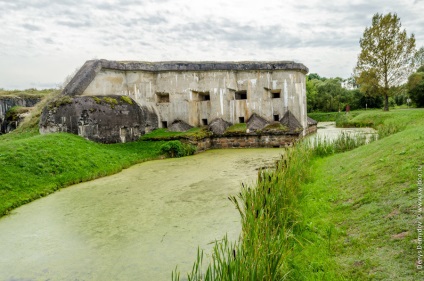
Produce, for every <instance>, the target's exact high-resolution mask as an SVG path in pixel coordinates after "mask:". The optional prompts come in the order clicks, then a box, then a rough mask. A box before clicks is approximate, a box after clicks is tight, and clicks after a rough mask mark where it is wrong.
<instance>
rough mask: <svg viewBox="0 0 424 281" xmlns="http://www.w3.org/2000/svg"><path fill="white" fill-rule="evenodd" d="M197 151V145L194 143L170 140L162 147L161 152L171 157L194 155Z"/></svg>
mask: <svg viewBox="0 0 424 281" xmlns="http://www.w3.org/2000/svg"><path fill="white" fill-rule="evenodd" d="M195 152H196V147H195V146H194V145H191V144H187V143H182V142H180V141H178V140H174V141H169V142H167V143H164V144H163V145H162V146H161V147H160V153H162V154H165V155H166V156H168V157H171V158H175V157H184V156H188V155H193V154H194V153H195Z"/></svg>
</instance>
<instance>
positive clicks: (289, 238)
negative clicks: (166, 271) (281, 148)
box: [172, 134, 366, 281]
mask: <svg viewBox="0 0 424 281" xmlns="http://www.w3.org/2000/svg"><path fill="white" fill-rule="evenodd" d="M365 143H366V138H365V136H358V135H351V134H342V135H340V136H339V137H338V138H336V139H334V140H332V141H330V140H329V139H325V138H324V139H318V138H316V139H315V140H314V141H313V142H310V141H303V142H300V143H298V144H297V145H296V146H295V147H293V148H288V149H287V150H285V153H284V154H283V155H282V157H281V159H280V160H279V161H278V162H277V163H276V167H275V169H272V170H260V171H259V172H258V179H257V182H256V185H255V187H249V186H246V185H243V184H242V189H241V192H240V193H239V194H238V195H237V196H230V197H229V200H230V201H231V202H233V204H234V205H235V206H236V208H237V210H238V211H239V213H240V216H241V223H242V232H241V235H240V238H239V239H238V241H236V242H234V243H230V242H229V241H228V239H227V237H224V239H223V240H221V241H219V242H216V243H215V245H214V248H213V251H212V256H211V258H210V260H207V261H206V264H204V262H205V259H204V254H203V252H202V251H200V250H198V255H197V260H196V261H195V262H194V265H193V269H192V272H191V273H189V274H188V276H187V279H188V280H193V281H200V280H204V281H207V280H270V281H271V280H293V278H295V277H294V276H298V275H297V274H294V272H293V271H294V270H296V269H295V268H293V265H292V263H291V260H292V259H293V255H295V254H296V251H299V250H298V249H299V248H302V243H305V242H306V243H307V241H306V240H305V238H303V237H302V231H303V225H304V221H303V218H302V214H301V213H300V210H301V208H300V204H301V198H302V196H301V195H302V194H301V192H302V191H301V186H302V184H303V183H305V182H306V181H308V179H310V178H311V171H310V161H311V160H312V159H313V158H314V157H322V156H327V155H330V154H333V153H337V152H342V151H346V150H350V149H353V148H355V147H357V146H360V145H363V144H365ZM179 279H180V275H179V272H178V270H175V271H174V272H173V273H172V280H179Z"/></svg>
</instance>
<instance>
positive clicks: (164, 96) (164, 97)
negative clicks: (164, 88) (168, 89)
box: [156, 93, 169, 103]
mask: <svg viewBox="0 0 424 281" xmlns="http://www.w3.org/2000/svg"><path fill="white" fill-rule="evenodd" d="M156 96H157V101H158V103H167V102H169V93H156Z"/></svg>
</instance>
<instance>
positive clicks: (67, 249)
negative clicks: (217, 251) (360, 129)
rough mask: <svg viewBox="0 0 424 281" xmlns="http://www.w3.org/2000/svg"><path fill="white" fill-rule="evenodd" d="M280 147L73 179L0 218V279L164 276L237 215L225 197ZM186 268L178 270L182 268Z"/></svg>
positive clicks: (234, 228)
mask: <svg viewBox="0 0 424 281" xmlns="http://www.w3.org/2000/svg"><path fill="white" fill-rule="evenodd" d="M282 152H283V149H233V150H212V151H207V152H205V153H202V154H199V155H195V156H191V157H186V158H180V159H166V160H159V161H151V162H146V163H142V164H139V165H136V166H133V167H131V168H129V169H126V170H124V171H123V172H121V173H119V174H116V175H113V176H109V177H106V178H101V179H98V180H94V181H91V182H87V183H83V184H78V185H74V186H72V187H69V188H66V189H63V190H61V191H58V192H56V193H55V194H52V195H50V196H48V197H45V198H42V199H39V200H37V201H34V202H32V203H30V204H27V205H25V206H22V207H20V208H18V209H16V210H14V211H13V212H12V214H11V215H9V216H6V217H3V218H2V219H0V280H170V277H171V272H172V270H173V269H174V268H175V266H177V265H178V268H179V269H180V270H181V272H182V273H183V272H186V271H189V270H190V269H191V266H192V264H193V261H194V260H195V257H196V252H197V246H200V248H203V249H206V250H209V249H211V247H212V245H211V244H210V243H211V242H213V241H214V240H215V239H221V238H222V237H223V236H224V235H225V234H226V233H227V234H228V236H229V238H230V239H231V240H235V239H236V238H237V237H238V234H239V233H240V222H239V215H238V212H237V211H236V209H235V208H234V207H233V205H232V203H231V202H230V201H229V200H228V199H227V197H228V195H230V194H236V193H238V192H239V191H240V183H241V182H242V181H243V182H253V181H254V180H255V179H256V175H257V170H256V169H257V168H258V167H263V166H271V165H273V163H274V162H275V160H276V159H278V158H279V156H280V155H281V153H282ZM184 275H185V274H184Z"/></svg>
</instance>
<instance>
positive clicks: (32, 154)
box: [0, 131, 164, 216]
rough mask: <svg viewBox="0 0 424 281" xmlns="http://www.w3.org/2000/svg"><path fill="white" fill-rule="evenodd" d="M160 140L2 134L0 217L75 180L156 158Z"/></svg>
mask: <svg viewBox="0 0 424 281" xmlns="http://www.w3.org/2000/svg"><path fill="white" fill-rule="evenodd" d="M163 143H164V142H160V141H158V142H145V141H140V142H134V143H126V144H111V145H105V144H98V143H93V142H90V141H87V140H85V139H83V138H81V137H78V136H75V135H71V134H64V133H63V134H51V135H38V134H37V133H36V132H35V131H28V132H26V133H11V134H8V135H4V136H2V137H0V199H1V200H0V216H2V215H4V214H6V213H7V212H8V211H10V210H11V209H13V208H16V207H18V206H20V205H22V204H25V203H27V202H30V201H32V200H34V199H37V198H39V197H42V196H45V195H47V194H49V193H52V192H54V191H55V190H57V189H59V188H62V187H65V186H69V185H71V184H74V183H78V182H82V181H87V180H91V179H94V178H98V177H101V176H106V175H110V174H113V173H116V172H119V171H120V170H122V169H124V168H127V167H129V166H131V165H133V164H135V163H139V162H142V161H146V160H149V159H154V158H158V157H159V156H160V154H161V152H160V148H161V145H162V144H163Z"/></svg>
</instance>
